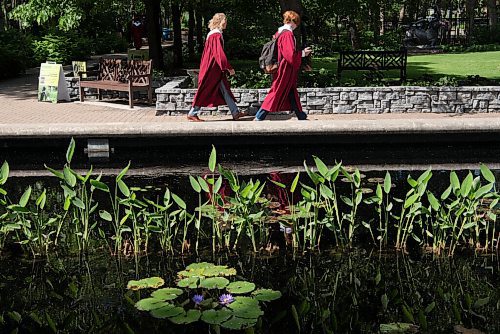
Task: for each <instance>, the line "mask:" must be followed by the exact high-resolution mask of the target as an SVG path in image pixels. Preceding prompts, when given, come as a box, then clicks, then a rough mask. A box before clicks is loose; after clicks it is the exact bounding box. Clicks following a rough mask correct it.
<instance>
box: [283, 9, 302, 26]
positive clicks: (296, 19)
mask: <svg viewBox="0 0 500 334" xmlns="http://www.w3.org/2000/svg"><path fill="white" fill-rule="evenodd" d="M292 22H293V23H295V24H296V25H300V15H299V14H297V13H296V12H294V11H293V10H288V11H286V12H284V13H283V23H284V24H288V23H292Z"/></svg>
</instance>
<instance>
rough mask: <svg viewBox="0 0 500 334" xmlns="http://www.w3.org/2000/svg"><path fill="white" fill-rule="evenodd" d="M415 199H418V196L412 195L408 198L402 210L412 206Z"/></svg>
mask: <svg viewBox="0 0 500 334" xmlns="http://www.w3.org/2000/svg"><path fill="white" fill-rule="evenodd" d="M417 199H418V194H413V195H411V196H410V197H408V198H407V199H406V201H405V204H404V208H405V209H407V208H409V207H410V206H412V205H413V203H415V201H416V200H417Z"/></svg>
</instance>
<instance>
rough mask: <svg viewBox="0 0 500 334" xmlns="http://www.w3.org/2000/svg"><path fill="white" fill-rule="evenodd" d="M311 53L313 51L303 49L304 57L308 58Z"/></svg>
mask: <svg viewBox="0 0 500 334" xmlns="http://www.w3.org/2000/svg"><path fill="white" fill-rule="evenodd" d="M312 52H313V50H312V49H311V47H309V46H308V47H307V48H305V49H304V54H305V56H306V57H307V56H309V55H310V54H311V53H312Z"/></svg>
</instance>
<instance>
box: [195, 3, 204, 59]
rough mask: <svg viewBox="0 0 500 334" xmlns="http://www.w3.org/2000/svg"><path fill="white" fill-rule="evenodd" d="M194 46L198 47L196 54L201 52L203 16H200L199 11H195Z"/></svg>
mask: <svg viewBox="0 0 500 334" xmlns="http://www.w3.org/2000/svg"><path fill="white" fill-rule="evenodd" d="M196 44H197V47H198V53H200V54H201V53H202V52H203V15H201V10H199V9H197V10H196Z"/></svg>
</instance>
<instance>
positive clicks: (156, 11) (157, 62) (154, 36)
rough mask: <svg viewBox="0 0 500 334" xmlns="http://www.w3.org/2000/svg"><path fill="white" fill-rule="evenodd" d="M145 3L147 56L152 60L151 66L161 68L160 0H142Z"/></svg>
mask: <svg viewBox="0 0 500 334" xmlns="http://www.w3.org/2000/svg"><path fill="white" fill-rule="evenodd" d="M144 4H145V5H146V21H147V29H148V45H149V58H150V59H152V60H153V68H155V69H157V70H163V50H162V48H161V24H160V13H161V6H160V4H161V1H160V0H144Z"/></svg>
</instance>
